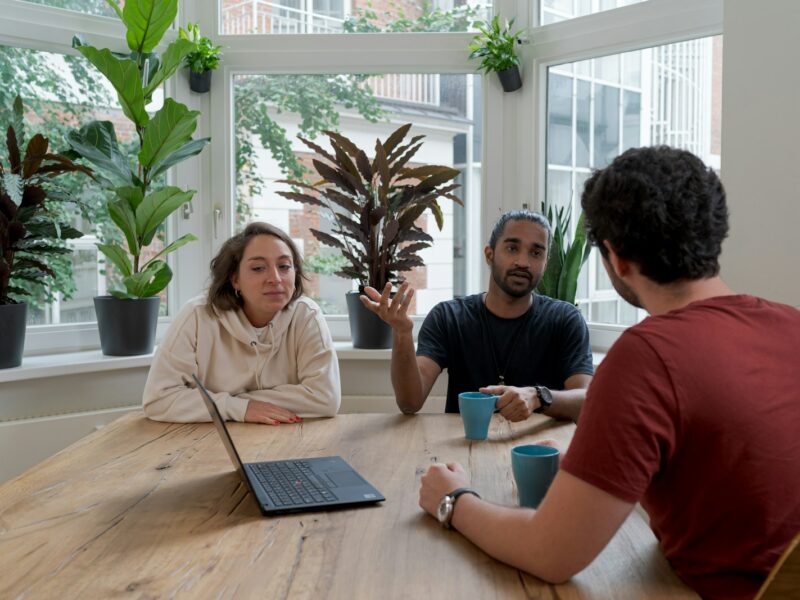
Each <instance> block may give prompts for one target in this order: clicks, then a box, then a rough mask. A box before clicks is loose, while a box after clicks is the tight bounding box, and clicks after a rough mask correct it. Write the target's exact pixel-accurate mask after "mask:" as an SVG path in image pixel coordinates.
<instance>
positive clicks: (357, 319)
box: [345, 292, 392, 350]
mask: <svg viewBox="0 0 800 600" xmlns="http://www.w3.org/2000/svg"><path fill="white" fill-rule="evenodd" d="M359 295H360V294H359V292H347V293H346V294H345V298H346V299H347V313H348V315H349V316H350V337H351V338H352V340H353V348H368V349H370V350H381V349H385V348H391V347H392V328H391V327H390V326H389V325H388V324H387V323H386V322H385V321H383V320H382V319H381V318H380V317H379V316H378V315H376V314H375V313H372V312H370V311H369V309H367V308H365V307H364V305H363V304H361V300H359V299H358V297H359Z"/></svg>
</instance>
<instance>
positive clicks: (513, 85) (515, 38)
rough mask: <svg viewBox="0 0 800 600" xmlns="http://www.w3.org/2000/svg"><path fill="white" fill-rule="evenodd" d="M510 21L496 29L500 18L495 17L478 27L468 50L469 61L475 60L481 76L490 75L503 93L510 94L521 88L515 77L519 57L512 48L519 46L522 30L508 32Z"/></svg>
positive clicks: (512, 22)
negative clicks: (477, 61) (500, 86)
mask: <svg viewBox="0 0 800 600" xmlns="http://www.w3.org/2000/svg"><path fill="white" fill-rule="evenodd" d="M513 25H514V19H511V20H510V21H506V22H505V26H503V27H501V26H500V17H499V16H497V15H495V16H494V18H493V19H492V20H491V22H490V23H479V24H478V31H479V33H478V34H476V35H475V37H473V38H472V43H471V44H470V45H469V46H468V49H469V50H471V52H470V55H469V57H470V59H476V58H479V59H480V60H481V65H480V67H479V69H480V70H482V71H483V72H484V73H489V72H490V71H494V72H496V73H497V76H498V77H499V78H500V83H501V85H502V86H503V91H505V92H514V91H516V90H518V89H519V88H521V87H522V78H521V77H520V73H519V57H518V56H517V52H516V46H517V45H518V44H521V43H522V38H521V36H522V30H519V31H514V32H512V31H511V28H512V27H513Z"/></svg>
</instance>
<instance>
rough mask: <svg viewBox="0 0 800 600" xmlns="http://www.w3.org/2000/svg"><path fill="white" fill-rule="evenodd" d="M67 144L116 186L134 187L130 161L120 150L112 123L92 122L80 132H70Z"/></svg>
mask: <svg viewBox="0 0 800 600" xmlns="http://www.w3.org/2000/svg"><path fill="white" fill-rule="evenodd" d="M67 143H68V144H69V145H70V148H72V149H73V150H74V151H75V152H77V153H78V154H79V155H80V156H82V157H83V158H85V159H86V160H88V161H89V162H90V163H92V164H93V165H94V166H95V167H97V168H98V169H99V170H100V171H101V172H102V173H103V174H104V175H105V176H106V177H107V178H109V179H110V180H111V181H112V183H114V184H115V185H120V184H122V185H133V183H134V181H133V173H132V172H131V168H130V165H129V164H128V159H127V158H126V157H125V155H124V154H123V153H122V150H120V147H119V143H118V142H117V134H116V132H115V131H114V125H112V124H111V122H110V121H92V122H90V123H87V124H86V125H84V126H83V127H81V128H80V129H79V130H78V131H70V132H69V133H68V134H67Z"/></svg>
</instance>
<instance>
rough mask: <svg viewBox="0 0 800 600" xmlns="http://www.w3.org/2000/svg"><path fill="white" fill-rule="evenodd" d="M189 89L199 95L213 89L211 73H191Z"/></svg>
mask: <svg viewBox="0 0 800 600" xmlns="http://www.w3.org/2000/svg"><path fill="white" fill-rule="evenodd" d="M189 88H190V89H191V90H192V91H193V92H197V93H198V94H205V93H206V92H207V91H208V90H210V89H211V71H203V72H202V73H195V72H194V71H192V70H190V71H189Z"/></svg>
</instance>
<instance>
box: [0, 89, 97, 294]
mask: <svg viewBox="0 0 800 600" xmlns="http://www.w3.org/2000/svg"><path fill="white" fill-rule="evenodd" d="M24 137H25V128H24V119H23V107H22V100H21V99H20V97H19V96H17V98H16V100H15V101H14V118H13V122H12V123H11V124H9V126H8V129H7V130H6V149H7V151H8V154H7V156H6V157H5V158H4V159H0V305H3V304H16V303H18V302H19V301H21V300H22V299H23V298H25V297H26V296H29V295H30V292H29V291H28V290H27V289H25V288H24V287H22V285H21V283H22V282H26V281H27V282H34V283H41V282H42V280H44V281H46V282H48V283H49V282H50V281H52V278H53V277H55V272H54V271H53V269H52V268H50V266H49V265H48V258H49V257H52V256H54V255H57V254H68V253H69V252H71V250H70V248H68V247H67V246H66V245H65V244H63V243H61V244H59V241H61V240H68V239H74V238H79V237H81V236H82V235H83V234H82V233H81V232H80V231H78V230H77V229H75V228H74V227H72V226H71V225H69V224H68V223H65V222H62V220H61V219H60V218H58V217H57V216H55V215H54V214H53V211H52V210H50V208H49V207H48V203H50V202H75V203H76V204H77V202H78V201H77V199H75V198H74V197H72V196H71V195H70V194H69V192H68V191H67V190H66V189H65V188H64V187H62V186H60V185H59V184H58V182H56V181H55V179H56V178H57V177H59V176H61V175H64V174H66V173H84V174H86V175H89V176H91V174H92V171H91V170H90V169H88V168H87V167H85V166H83V165H80V164H77V163H74V162H72V160H70V159H69V158H67V157H66V156H64V155H63V154H57V153H54V152H51V151H50V147H49V146H50V142H49V141H48V139H47V138H46V137H44V136H43V135H42V134H40V133H37V134H36V135H34V136H32V137H31V138H30V140H28V143H27V145H25V143H24Z"/></svg>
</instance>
